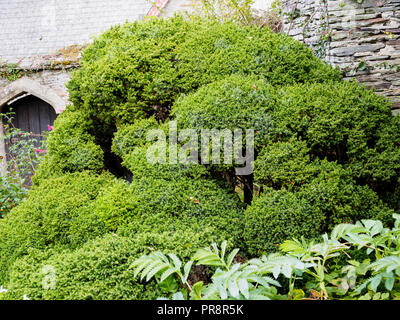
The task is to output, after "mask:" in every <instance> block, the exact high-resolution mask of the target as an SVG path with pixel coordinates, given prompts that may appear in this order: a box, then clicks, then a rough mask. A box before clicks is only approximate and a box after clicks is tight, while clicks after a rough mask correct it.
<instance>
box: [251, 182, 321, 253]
mask: <svg viewBox="0 0 400 320" xmlns="http://www.w3.org/2000/svg"><path fill="white" fill-rule="evenodd" d="M324 221H325V215H324V213H323V212H322V211H321V210H319V209H318V208H315V207H313V206H312V205H311V203H310V202H308V201H307V200H305V199H302V198H301V197H299V196H298V195H297V194H296V193H293V192H289V191H287V190H285V189H282V190H273V189H269V190H266V192H265V193H264V194H262V195H261V196H260V197H258V198H255V199H254V200H253V203H252V204H251V206H249V207H248V208H247V210H246V212H245V229H244V238H245V243H246V245H247V250H248V252H249V254H251V255H252V256H254V255H257V254H262V253H267V252H271V251H272V252H273V251H276V250H277V249H278V247H279V245H280V244H282V243H283V241H285V240H286V239H291V238H293V237H301V236H304V235H307V236H308V238H310V239H312V238H314V237H318V235H319V234H320V233H321V231H322V230H323V227H324Z"/></svg>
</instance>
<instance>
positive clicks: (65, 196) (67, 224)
mask: <svg viewBox="0 0 400 320" xmlns="http://www.w3.org/2000/svg"><path fill="white" fill-rule="evenodd" d="M113 181H114V177H112V176H111V175H110V174H102V175H95V174H93V173H89V172H81V173H73V174H66V175H64V176H61V177H56V178H51V179H47V180H44V181H42V182H41V183H40V185H38V186H34V187H33V188H32V189H31V190H30V192H29V195H28V198H27V199H26V200H25V201H24V202H23V203H21V205H19V206H17V207H16V208H14V209H13V210H12V211H11V212H10V213H9V214H8V215H7V217H5V218H4V219H3V220H2V221H1V223H0V237H1V239H2V241H1V242H0V252H1V254H0V282H2V281H3V280H4V279H5V278H6V277H7V270H8V267H9V266H10V265H11V264H12V263H13V262H14V261H15V259H17V258H18V257H20V256H22V255H24V254H26V253H27V251H28V249H29V248H37V249H46V248H48V247H54V246H56V247H57V246H58V247H60V246H70V245H71V244H72V243H73V240H74V237H73V234H72V233H71V230H70V228H71V225H73V223H74V220H75V219H76V218H77V216H78V215H79V212H80V210H81V208H82V207H85V206H88V205H89V204H90V202H91V201H93V200H94V199H95V198H96V197H97V196H98V195H99V192H100V190H101V189H102V188H105V187H106V186H107V185H110V184H112V183H113Z"/></svg>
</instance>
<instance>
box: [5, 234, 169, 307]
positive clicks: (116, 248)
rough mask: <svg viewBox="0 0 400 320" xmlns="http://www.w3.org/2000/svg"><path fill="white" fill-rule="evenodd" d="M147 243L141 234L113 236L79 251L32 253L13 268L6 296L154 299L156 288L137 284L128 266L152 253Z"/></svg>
mask: <svg viewBox="0 0 400 320" xmlns="http://www.w3.org/2000/svg"><path fill="white" fill-rule="evenodd" d="M146 240H147V239H146V237H141V236H140V235H139V236H138V237H137V238H136V239H129V238H123V237H116V236H112V235H109V236H106V237H105V238H100V239H96V240H94V241H91V242H88V243H87V244H85V245H84V246H83V247H82V248H80V249H77V250H75V251H71V250H64V251H61V252H52V251H49V250H47V251H40V250H37V249H32V250H30V252H29V254H28V255H26V256H25V257H23V258H21V259H19V260H17V261H16V262H15V263H14V264H13V266H12V268H11V272H10V281H9V282H8V285H7V288H8V291H7V293H6V295H5V296H4V297H3V298H4V299H22V298H23V296H24V295H26V296H27V297H28V298H29V299H31V300H37V299H44V300H53V299H54V300H59V299H66V300H93V299H96V300H108V299H118V300H120V299H156V298H157V297H158V296H160V294H161V292H160V291H159V290H158V289H157V288H156V286H155V285H154V284H144V283H143V284H142V283H140V282H139V281H135V278H134V276H133V269H130V268H129V266H130V264H131V263H132V262H133V261H134V259H135V258H138V257H139V256H140V255H141V254H142V253H144V252H145V251H149V250H148V248H147V247H146V245H147V244H150V243H151V241H150V242H147V241H146ZM164 240H165V239H164ZM52 275H54V280H51V277H52ZM43 284H44V285H43ZM53 285H54V287H53Z"/></svg>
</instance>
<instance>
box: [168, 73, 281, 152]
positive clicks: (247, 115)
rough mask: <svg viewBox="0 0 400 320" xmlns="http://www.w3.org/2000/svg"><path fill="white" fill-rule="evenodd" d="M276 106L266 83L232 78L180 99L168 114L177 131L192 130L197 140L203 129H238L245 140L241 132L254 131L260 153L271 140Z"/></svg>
mask: <svg viewBox="0 0 400 320" xmlns="http://www.w3.org/2000/svg"><path fill="white" fill-rule="evenodd" d="M276 104H277V95H276V89H275V88H274V87H272V86H271V85H269V84H267V83H266V81H265V80H257V78H255V77H241V76H237V75H233V76H230V77H227V78H226V79H223V80H220V81H216V82H213V83H211V84H209V85H205V86H203V87H201V88H200V89H199V90H197V91H196V92H195V93H193V94H190V95H187V96H186V97H183V98H182V99H179V100H178V101H177V102H176V103H175V104H174V106H173V108H172V112H171V114H172V115H173V116H174V120H176V121H177V125H178V127H179V128H187V129H193V130H195V131H196V132H197V133H198V134H199V137H200V133H201V130H202V129H209V130H211V129H217V130H224V129H229V130H230V131H231V132H233V131H234V130H236V129H241V130H242V131H243V140H245V139H244V138H245V132H244V131H245V130H246V129H254V130H255V132H256V133H255V145H256V149H259V148H260V147H262V146H263V145H264V144H265V143H267V142H268V139H269V138H270V135H271V131H272V130H273V129H272V128H273V123H272V115H273V110H274V108H275V106H276ZM221 150H223V145H222V148H221Z"/></svg>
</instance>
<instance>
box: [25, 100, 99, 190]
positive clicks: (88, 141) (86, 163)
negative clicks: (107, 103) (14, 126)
mask: <svg viewBox="0 0 400 320" xmlns="http://www.w3.org/2000/svg"><path fill="white" fill-rule="evenodd" d="M71 109H72V108H67V110H66V111H64V112H63V113H62V114H61V115H60V116H59V117H58V118H57V119H56V121H55V127H56V128H57V130H54V131H52V132H51V133H50V134H49V136H48V138H47V140H46V146H47V149H48V152H47V154H46V155H45V157H44V159H43V161H42V164H41V166H40V168H39V170H38V172H37V173H36V175H35V176H34V179H33V180H34V182H36V183H39V182H40V180H41V179H46V178H49V177H51V176H52V175H54V174H59V175H62V174H64V173H68V172H76V171H83V170H90V171H93V172H94V173H99V172H100V171H101V170H102V169H103V167H104V154H103V150H102V148H101V147H100V146H99V145H97V144H96V143H95V138H94V136H92V135H91V134H90V128H91V121H90V120H89V119H88V118H87V117H86V115H85V114H84V113H83V112H81V111H74V110H73V109H72V110H71Z"/></svg>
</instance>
